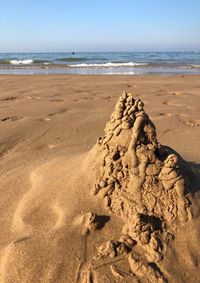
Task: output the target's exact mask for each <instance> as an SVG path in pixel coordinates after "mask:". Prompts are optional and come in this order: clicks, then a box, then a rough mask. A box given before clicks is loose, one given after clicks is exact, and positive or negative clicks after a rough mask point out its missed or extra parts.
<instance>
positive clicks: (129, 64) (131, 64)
mask: <svg viewBox="0 0 200 283" xmlns="http://www.w3.org/2000/svg"><path fill="white" fill-rule="evenodd" d="M146 65H148V63H135V62H127V63H125V62H124V63H120V62H117V63H112V62H108V63H93V64H86V63H82V64H73V65H69V66H70V67H73V68H114V67H137V66H146Z"/></svg>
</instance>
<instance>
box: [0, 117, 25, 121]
mask: <svg viewBox="0 0 200 283" xmlns="http://www.w3.org/2000/svg"><path fill="white" fill-rule="evenodd" d="M21 119H22V117H17V116H9V117H5V118H1V119H0V121H1V122H6V121H11V122H14V121H17V120H21Z"/></svg>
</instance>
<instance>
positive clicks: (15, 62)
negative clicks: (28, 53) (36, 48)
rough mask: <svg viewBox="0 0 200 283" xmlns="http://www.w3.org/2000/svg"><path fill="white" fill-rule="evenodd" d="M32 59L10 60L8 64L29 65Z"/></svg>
mask: <svg viewBox="0 0 200 283" xmlns="http://www.w3.org/2000/svg"><path fill="white" fill-rule="evenodd" d="M32 63H33V60H32V59H26V60H11V61H10V64H13V65H29V64H32Z"/></svg>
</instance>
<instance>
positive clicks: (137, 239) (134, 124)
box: [79, 92, 191, 282]
mask: <svg viewBox="0 0 200 283" xmlns="http://www.w3.org/2000/svg"><path fill="white" fill-rule="evenodd" d="M143 107H144V104H143V102H142V101H141V100H140V99H136V100H135V99H134V98H133V96H132V95H131V94H127V93H125V92H124V93H123V94H122V96H121V97H120V98H119V99H118V102H117V104H116V106H115V111H114V112H113V113H112V115H111V120H110V121H109V122H108V123H107V124H106V127H105V135H104V137H103V138H99V139H98V140H97V145H96V147H95V150H96V152H97V158H98V165H97V168H96V169H97V181H96V184H95V185H94V187H93V188H92V190H91V193H92V194H93V195H97V196H98V197H99V198H100V199H101V200H102V201H103V202H104V205H105V206H106V208H107V209H108V210H109V212H110V213H111V214H114V215H116V216H117V217H118V218H119V219H120V220H122V222H123V223H124V225H123V227H122V230H121V234H120V235H119V238H118V239H109V240H107V241H105V242H104V243H103V244H102V245H101V246H100V247H99V248H97V251H96V254H95V255H94V256H93V257H92V258H91V259H90V260H89V262H88V263H87V265H86V266H85V269H84V268H83V271H82V274H79V282H96V280H97V281H98V280H99V281H98V282H104V281H101V280H103V279H97V278H98V275H97V274H98V272H97V269H98V266H100V265H103V264H105V261H108V263H106V264H105V265H109V266H110V270H109V273H110V274H112V276H113V280H115V279H126V280H130V282H140V281H139V280H142V281H141V282H167V279H166V278H165V275H164V273H163V272H162V269H161V268H160V262H162V260H163V258H164V256H165V253H166V251H167V247H168V245H169V244H170V242H171V241H172V240H173V239H174V233H175V232H176V229H177V226H178V225H179V223H184V222H186V221H188V219H190V218H191V209H190V207H191V202H190V200H189V198H188V196H187V195H188V193H189V192H188V188H187V187H186V183H185V180H184V177H183V175H182V172H181V168H180V164H179V158H178V156H177V155H176V154H169V153H168V151H167V150H166V148H165V147H163V146H162V145H160V144H159V143H158V141H157V138H156V129H155V126H154V124H153V123H152V122H151V120H150V119H149V117H148V115H147V114H146V113H145V111H144V109H143ZM92 223H93V226H92V227H95V216H94V215H93V216H92V215H90V221H89V222H88V227H91V225H92ZM116 225H118V223H117V222H116ZM88 229H89V228H88ZM109 258H116V259H118V260H117V261H119V264H118V266H116V265H113V261H111V262H112V263H110V264H109ZM124 265H125V266H126V268H125V269H124V267H123V266H124ZM95 278H96V279H95ZM114 278H115V279H114ZM111 282H114V281H111ZM126 282H127V281H126ZM128 282H129V281H128Z"/></svg>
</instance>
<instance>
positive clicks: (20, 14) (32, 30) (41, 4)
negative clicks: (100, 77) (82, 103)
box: [0, 0, 200, 52]
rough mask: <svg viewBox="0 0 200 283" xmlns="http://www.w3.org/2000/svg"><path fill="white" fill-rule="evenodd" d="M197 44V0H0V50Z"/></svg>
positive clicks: (199, 10) (126, 48)
mask: <svg viewBox="0 0 200 283" xmlns="http://www.w3.org/2000/svg"><path fill="white" fill-rule="evenodd" d="M158 50H160V51H166V50H169V51H174V50H183V51H185V50H200V0H71V1H69V0H0V52H25V51H27V52H40V51H158Z"/></svg>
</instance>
